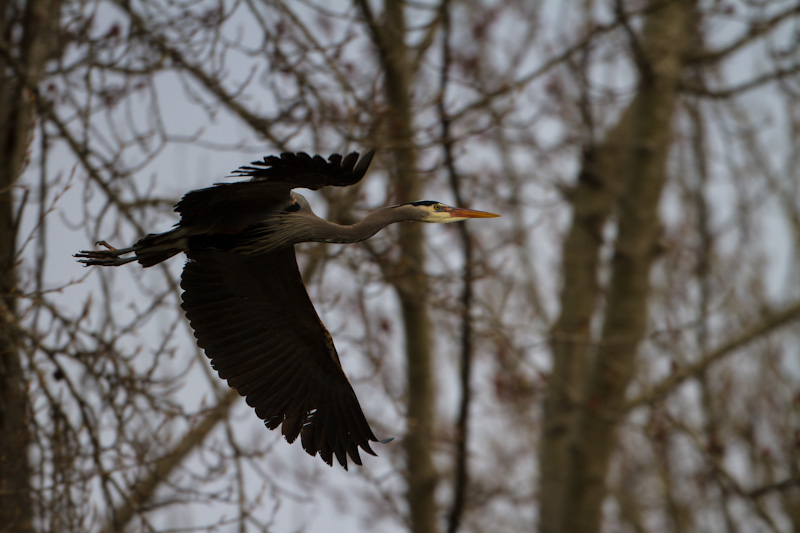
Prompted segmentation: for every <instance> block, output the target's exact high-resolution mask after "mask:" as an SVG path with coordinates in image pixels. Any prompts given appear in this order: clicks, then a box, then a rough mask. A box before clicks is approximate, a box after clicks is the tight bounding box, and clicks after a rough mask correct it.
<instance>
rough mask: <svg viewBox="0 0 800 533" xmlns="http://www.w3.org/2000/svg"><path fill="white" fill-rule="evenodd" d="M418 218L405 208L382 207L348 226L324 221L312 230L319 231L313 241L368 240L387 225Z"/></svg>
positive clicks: (341, 241)
mask: <svg viewBox="0 0 800 533" xmlns="http://www.w3.org/2000/svg"><path fill="white" fill-rule="evenodd" d="M418 218H419V216H418V213H417V212H416V210H409V209H407V208H406V206H402V205H401V206H397V207H382V208H380V209H378V210H376V211H373V212H372V213H370V214H368V215H367V216H366V217H364V218H363V219H362V220H361V221H359V222H356V223H355V224H353V225H350V226H342V225H339V224H334V223H333V222H328V221H325V224H324V226H323V227H318V228H314V229H315V230H319V231H315V233H317V235H314V241H316V242H332V243H347V242H360V241H364V240H367V239H369V238H370V237H372V236H373V235H375V234H376V233H378V232H379V231H380V230H382V229H383V228H385V227H386V226H388V225H389V224H394V223H395V222H411V221H414V220H418ZM320 220H321V219H320ZM318 237H320V238H318Z"/></svg>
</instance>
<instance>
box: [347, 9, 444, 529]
mask: <svg viewBox="0 0 800 533" xmlns="http://www.w3.org/2000/svg"><path fill="white" fill-rule="evenodd" d="M362 9H363V10H364V12H365V13H367V18H368V19H369V20H370V23H371V28H370V29H371V30H372V32H373V40H374V41H375V44H376V45H377V47H378V52H379V55H380V60H381V66H382V68H383V73H384V84H385V90H386V99H387V102H388V106H389V113H388V114H389V126H388V136H389V139H390V144H391V146H392V147H393V149H392V156H393V159H394V164H393V171H394V176H393V178H394V180H393V184H394V187H395V190H396V198H397V201H398V202H400V203H405V202H412V201H415V200H419V199H420V197H421V191H422V184H421V182H420V180H419V177H418V175H417V153H416V149H415V148H414V145H413V139H412V137H413V117H412V112H411V109H412V108H413V103H412V97H411V88H410V87H411V82H412V79H411V78H412V77H413V73H412V72H413V70H412V68H411V65H410V63H409V53H408V52H409V50H408V47H407V46H406V44H405V37H406V21H405V13H404V5H403V2H402V1H401V0H388V1H387V2H386V4H385V12H384V16H383V19H384V22H383V23H381V24H380V25H379V24H377V23H376V21H375V20H374V18H373V17H372V15H371V13H370V12H369V7H368V4H367V3H366V2H362ZM422 230H423V228H422V225H421V224H401V225H400V226H399V228H398V231H399V234H400V248H401V260H400V263H399V264H398V265H396V266H395V276H393V279H392V280H391V282H392V284H393V286H394V288H395V290H396V292H397V295H398V298H399V300H400V307H401V309H402V313H403V323H404V328H405V329H404V334H405V335H404V336H405V344H406V361H407V363H406V364H407V367H406V379H407V380H408V390H407V395H408V403H407V413H406V416H407V424H408V426H407V431H406V436H405V442H404V445H405V453H406V463H407V470H406V476H407V478H406V484H407V494H406V498H407V501H408V507H409V514H410V516H409V520H410V523H411V531H412V532H414V533H432V532H435V531H437V529H438V527H437V523H436V498H435V493H436V484H437V474H436V470H435V468H434V465H433V427H434V417H435V405H436V401H435V395H434V388H433V383H434V378H433V364H432V353H431V334H430V325H429V321H428V313H427V308H426V305H425V301H426V296H427V279H426V276H425V249H424V236H423V231H422Z"/></svg>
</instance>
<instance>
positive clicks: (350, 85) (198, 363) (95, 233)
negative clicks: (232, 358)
mask: <svg viewBox="0 0 800 533" xmlns="http://www.w3.org/2000/svg"><path fill="white" fill-rule="evenodd" d="M0 26H2V33H1V34H0V35H1V37H0V63H2V66H3V72H4V74H3V77H2V78H1V79H0V116H1V117H2V119H3V120H2V123H3V124H4V128H3V129H2V131H0V140H1V141H2V142H0V298H2V300H0V310H2V314H0V318H1V319H0V531H14V532H16V531H30V530H37V531H47V530H50V531H101V530H102V531H172V530H180V531H211V530H214V531H218V530H226V531H227V530H231V531H265V530H269V531H287V530H291V531H301V530H320V529H322V530H325V531H353V530H358V529H363V528H365V527H367V526H366V525H365V524H369V526H368V527H369V529H370V530H371V531H387V532H390V531H406V530H409V531H415V532H435V531H448V532H450V533H454V532H456V531H470V532H471V531H478V532H479V531H487V532H489V531H491V532H498V531H509V532H517V531H524V530H536V531H541V532H547V533H566V532H581V533H584V532H590V531H637V532H640V531H642V532H643V531H653V532H662V531H675V532H682V531H731V532H735V531H779V532H783V531H796V530H798V529H800V353H798V352H799V351H800V349H798V346H800V342H799V341H800V329H798V326H797V322H796V319H797V318H798V317H800V271H799V270H798V266H797V265H798V264H800V201H798V199H799V198H800V176H798V170H797V169H798V168H800V165H798V160H797V159H798V154H800V149H798V148H800V147H798V143H800V135H798V130H800V105H798V104H799V103H800V102H799V101H798V100H800V56H798V52H797V50H798V49H800V47H799V46H798V44H800V43H798V41H799V40H800V31H798V27H800V2H797V1H796V0H792V1H773V2H749V1H744V0H741V1H734V0H731V1H715V2H693V1H689V0H649V1H644V0H643V1H639V2H637V1H622V0H609V1H606V2H596V1H591V0H588V1H584V2H580V3H579V2H547V1H543V2H518V1H514V0H509V1H494V2H490V1H475V2H458V1H456V0H442V1H441V2H439V3H425V2H415V3H406V2H400V1H397V0H386V1H385V2H369V1H367V0H363V1H362V0H359V1H358V2H355V3H348V2H334V3H326V2H271V1H266V2H256V1H251V0H242V1H231V2H222V1H216V2H215V1H194V0H185V1H180V2H176V1H172V0H163V1H152V2H151V1H148V2H144V1H141V2H137V1H126V0H110V1H94V2H83V1H74V2H57V1H53V0H27V1H21V0H19V1H15V0H12V1H10V2H7V3H6V5H4V7H2V8H0ZM373 147H374V148H377V149H378V150H379V152H378V158H377V160H376V162H375V163H373V166H372V169H371V172H370V175H369V176H368V177H367V179H366V180H365V181H364V183H363V184H361V185H359V186H358V187H353V188H350V189H351V190H337V191H324V193H320V194H315V195H311V194H310V195H309V197H310V198H311V202H312V204H313V205H314V207H315V209H316V211H317V212H318V213H319V214H320V215H322V216H326V217H327V218H328V219H330V220H334V221H337V222H340V223H348V222H352V221H353V220H356V219H357V218H359V217H360V216H362V215H363V214H364V213H365V212H366V211H368V210H371V209H374V208H376V207H378V206H381V205H387V204H392V203H401V202H406V201H412V200H418V199H423V198H424V199H438V200H442V201H445V202H448V203H452V204H457V205H463V206H465V207H474V208H477V209H483V210H489V211H494V212H497V213H502V214H503V218H502V219H497V220H495V221H491V222H487V223H484V224H469V223H467V224H460V225H454V226H457V227H429V228H423V227H421V226H420V225H401V226H398V227H393V228H390V229H388V230H386V231H384V232H383V233H382V234H381V235H380V236H378V237H376V238H375V239H373V240H370V241H367V242H366V243H362V244H359V245H353V246H346V247H340V246H331V245H313V244H312V245H306V246H302V247H300V249H299V257H300V261H301V268H302V270H303V275H304V279H305V280H306V285H307V286H308V287H309V290H310V292H311V296H312V298H313V299H314V300H315V302H316V303H317V306H318V308H319V310H320V312H321V314H322V317H323V320H324V321H325V322H326V324H327V325H328V326H329V328H330V329H331V330H332V332H333V334H334V336H335V337H336V338H337V346H338V348H339V353H340V354H341V355H342V360H343V365H344V366H345V369H346V370H347V372H348V375H349V376H350V377H351V380H352V381H353V383H354V387H355V388H356V390H357V392H358V394H359V397H360V398H361V399H362V404H363V405H364V407H365V411H366V414H367V416H368V418H369V419H370V421H371V422H372V423H373V426H374V427H375V428H376V430H378V432H379V434H380V435H382V436H383V435H395V436H396V437H397V439H396V440H395V441H394V442H393V443H391V444H388V445H385V446H380V447H379V448H378V450H377V451H378V454H379V457H378V458H369V459H368V460H367V461H366V463H365V465H364V466H363V467H360V468H352V469H351V470H350V472H343V471H341V470H339V469H331V468H328V467H327V466H326V465H324V464H323V463H322V462H321V461H319V460H315V459H311V458H309V457H308V456H306V455H305V453H304V452H303V451H302V449H301V448H300V447H299V446H289V445H286V444H285V443H284V442H282V440H281V438H280V435H279V434H277V433H275V432H269V431H267V430H266V429H265V428H264V427H263V425H262V424H261V423H260V422H259V421H258V420H257V419H256V417H255V416H254V415H253V413H252V412H251V410H250V409H249V408H247V406H246V405H244V402H242V401H240V400H239V399H238V396H237V395H236V394H235V393H231V392H230V391H229V390H228V389H227V387H226V385H225V384H224V382H221V380H219V379H218V378H217V377H216V376H215V375H214V373H213V371H212V370H211V368H210V366H209V365H208V363H207V361H206V359H205V356H204V355H203V354H202V352H200V351H199V350H198V349H197V348H196V346H195V344H194V342H193V338H192V335H191V332H190V330H189V328H188V325H187V324H186V321H185V319H184V318H183V316H182V312H181V310H180V306H179V302H180V289H179V287H178V284H177V281H176V280H177V279H178V277H179V275H180V269H181V266H182V265H181V263H182V262H181V261H178V260H176V261H173V262H172V263H170V264H169V265H165V266H163V267H159V268H157V269H152V270H148V271H141V270H139V269H138V268H136V267H135V266H131V267H130V268H122V269H118V270H116V269H115V270H111V271H106V272H100V271H98V272H90V271H88V270H86V271H84V270H82V269H80V267H79V265H78V264H77V263H74V262H73V261H72V259H71V258H70V255H71V254H72V253H74V252H76V251H77V250H79V249H83V248H86V247H87V246H88V244H89V243H91V242H93V241H95V240H98V239H104V240H107V241H109V242H111V243H112V244H118V245H127V244H128V243H130V242H132V241H134V240H136V239H137V238H139V237H140V236H142V235H143V234H145V233H147V232H149V231H163V230H164V229H167V228H168V227H169V225H170V224H172V223H174V222H175V220H176V219H175V215H174V213H172V211H171V208H172V205H173V204H174V203H175V201H177V199H178V198H179V197H180V195H181V194H182V193H183V192H185V191H186V190H189V189H192V188H198V187H203V186H207V185H209V184H211V183H213V182H215V181H221V180H222V179H223V176H225V175H226V174H227V173H228V172H230V170H232V169H234V168H236V167H237V166H239V165H240V164H243V163H246V162H247V161H249V160H252V159H256V158H260V157H261V156H263V155H266V154H272V153H278V152H281V151H286V150H290V151H307V152H311V153H321V154H325V155H327V154H329V153H332V152H345V151H350V150H359V151H364V150H366V149H369V148H373Z"/></svg>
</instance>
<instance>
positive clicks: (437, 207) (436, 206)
mask: <svg viewBox="0 0 800 533" xmlns="http://www.w3.org/2000/svg"><path fill="white" fill-rule="evenodd" d="M443 207H444V206H443V205H442V204H433V210H434V211H441V210H442V208H443Z"/></svg>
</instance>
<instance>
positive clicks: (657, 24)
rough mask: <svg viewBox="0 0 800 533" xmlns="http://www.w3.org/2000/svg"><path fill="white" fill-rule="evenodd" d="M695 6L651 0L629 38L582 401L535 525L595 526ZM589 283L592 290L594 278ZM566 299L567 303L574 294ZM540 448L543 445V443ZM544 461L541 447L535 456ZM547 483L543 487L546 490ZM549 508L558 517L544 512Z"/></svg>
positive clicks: (551, 528) (634, 344)
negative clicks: (635, 36) (632, 85)
mask: <svg viewBox="0 0 800 533" xmlns="http://www.w3.org/2000/svg"><path fill="white" fill-rule="evenodd" d="M692 9H693V5H692V3H691V2H690V1H688V0H678V1H674V2H666V3H663V2H658V1H653V2H651V6H650V10H649V12H648V14H647V15H646V20H645V25H644V30H643V32H642V35H641V41H639V43H638V44H637V43H634V51H635V52H636V53H637V59H638V60H639V63H640V64H639V67H640V82H639V88H638V92H637V95H636V96H635V98H634V100H633V102H632V104H631V107H630V119H627V118H626V116H627V115H626V116H623V119H622V121H623V122H624V121H626V120H630V128H631V137H630V139H631V142H630V144H629V145H628V146H629V147H628V149H627V150H619V151H617V156H618V157H619V158H620V159H619V161H618V162H616V164H611V165H607V166H601V167H600V170H601V171H608V172H610V171H613V170H612V169H614V168H617V169H620V170H621V181H622V183H621V185H622V188H621V190H620V194H619V215H618V234H617V237H616V242H615V247H614V255H613V259H612V263H611V280H610V283H609V287H608V290H607V296H606V306H605V310H604V323H603V326H602V331H601V338H600V340H599V342H598V343H597V346H596V351H595V357H594V359H593V360H592V361H591V362H590V363H589V365H590V367H589V368H588V374H587V376H586V380H585V383H586V385H585V390H584V391H583V394H582V398H580V399H579V401H580V404H579V405H580V407H581V408H580V409H576V410H575V411H574V412H573V416H572V418H573V420H572V426H571V427H570V428H569V429H570V431H569V437H568V438H569V441H568V442H569V445H568V447H567V448H566V449H565V448H563V447H562V448H561V451H560V452H558V453H555V454H553V455H555V456H556V459H557V461H558V462H560V463H561V464H560V465H559V466H560V467H561V468H562V470H561V475H562V476H564V479H563V482H562V483H560V484H556V486H555V493H556V494H557V496H556V497H555V498H552V497H551V496H552V495H548V496H547V498H549V499H551V500H555V501H550V502H549V509H548V510H547V511H545V510H543V516H545V517H546V518H547V521H546V522H544V521H543V523H542V530H543V531H548V532H559V533H567V532H569V533H572V532H575V533H591V532H595V531H599V530H600V526H601V521H602V505H603V502H604V500H605V498H606V495H607V487H606V477H607V473H608V467H609V464H610V460H611V456H612V452H613V450H614V446H615V443H616V429H617V426H618V424H619V422H620V419H621V417H622V416H623V403H624V400H625V391H626V389H627V387H628V384H629V382H630V380H631V377H632V376H633V372H634V365H635V359H636V353H637V350H638V346H639V343H640V342H641V340H642V338H643V337H644V335H645V333H646V329H647V301H648V296H649V274H650V268H651V266H652V263H653V261H654V259H655V252H656V248H657V241H658V229H659V218H658V207H659V201H660V197H661V192H662V189H663V187H664V184H665V182H666V175H667V169H666V159H667V155H668V153H669V148H670V144H671V123H672V119H673V114H674V110H675V102H676V96H677V84H678V79H679V77H680V74H681V70H682V53H683V50H684V47H685V46H686V43H687V41H688V40H689V39H690V38H691V36H692V35H691V28H692V26H691V24H690V21H691V20H692V19H691V16H690V14H691V12H692ZM639 47H641V48H639ZM618 127H619V126H618ZM613 179H615V178H614V177H613V176H605V177H604V178H603V179H601V180H600V181H601V183H608V180H613ZM597 237H598V238H599V235H598V236H597ZM568 251H569V250H566V252H568ZM565 255H566V254H565ZM592 279H594V278H592ZM587 286H588V287H589V288H591V287H592V284H587ZM566 303H567V304H568V305H571V303H572V302H566ZM591 303H592V304H593V302H591ZM585 305H589V303H588V302H587V303H585ZM563 314H564V312H563V311H562V316H563ZM580 317H582V318H581V320H582V321H583V322H576V323H574V324H573V325H572V331H574V332H577V333H578V334H580V332H581V331H583V330H585V328H587V327H588V322H586V320H587V318H589V316H588V315H587V314H586V312H585V311H584V312H583V313H581V314H580V315H579V318H580ZM579 337H580V335H579ZM578 340H579V339H578ZM574 344H575V343H573V345H574ZM562 351H563V350H562ZM554 356H556V357H564V356H563V354H560V353H559V351H558V350H554ZM566 359H567V361H566V362H565V361H557V362H556V364H555V368H556V369H559V368H560V367H565V366H566V368H567V370H568V372H567V374H566V378H567V379H570V380H572V383H574V381H575V380H577V379H580V376H579V375H578V374H580V373H581V368H582V367H581V363H580V361H582V360H585V357H583V354H581V355H578V356H577V357H576V356H575V355H574V354H573V355H568V356H567V357H566ZM576 361H577V362H576ZM561 371H562V372H563V371H564V370H563V369H562V370H561ZM555 385H558V384H555ZM555 385H551V386H555ZM552 405H553V402H552V400H551V401H550V409H551V413H550V418H551V419H550V420H548V422H549V427H548V428H547V430H548V431H554V430H553V427H556V428H557V429H559V431H560V432H563V431H565V430H566V429H567V428H566V427H565V426H564V425H563V424H562V425H558V426H555V425H554V421H553V416H552V413H553V412H554V411H555V409H554V408H553V407H552ZM561 409H562V410H563V409H564V407H563V406H562V407H561ZM566 423H567V424H568V423H569V421H566ZM559 439H560V441H561V444H562V445H563V444H566V443H567V439H566V437H565V436H564V433H559ZM542 451H543V452H544V451H548V450H547V448H546V447H545V445H544V444H543V447H542ZM548 459H550V458H549V457H544V454H543V456H542V460H543V461H546V460H548ZM553 468H554V467H553V465H545V464H543V469H544V472H546V474H547V475H546V476H545V475H543V481H550V482H552V480H553V479H554V477H555V472H553ZM548 469H550V470H548ZM547 488H548V487H544V486H543V491H544V490H545V489H547ZM552 512H555V513H557V515H558V516H555V517H554V516H552V515H550V514H547V513H552Z"/></svg>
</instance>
